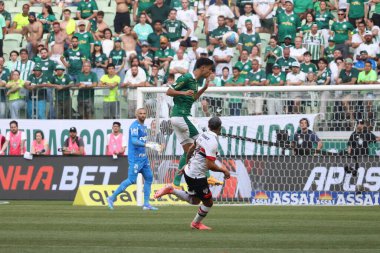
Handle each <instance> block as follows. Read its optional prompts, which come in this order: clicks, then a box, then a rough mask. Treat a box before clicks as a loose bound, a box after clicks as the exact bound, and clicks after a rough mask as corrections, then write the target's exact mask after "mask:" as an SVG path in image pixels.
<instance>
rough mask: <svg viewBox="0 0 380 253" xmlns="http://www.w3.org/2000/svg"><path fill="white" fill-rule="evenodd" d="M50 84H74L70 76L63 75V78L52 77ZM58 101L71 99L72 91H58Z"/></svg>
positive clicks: (56, 93)
mask: <svg viewBox="0 0 380 253" xmlns="http://www.w3.org/2000/svg"><path fill="white" fill-rule="evenodd" d="M49 83H51V84H58V85H70V84H73V83H74V82H73V81H72V80H71V78H70V76H69V75H67V74H63V75H62V76H57V75H53V76H51V77H50V80H49ZM55 97H56V100H58V101H62V100H67V99H69V98H70V89H64V90H56V91H55Z"/></svg>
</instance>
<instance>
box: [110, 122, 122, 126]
mask: <svg viewBox="0 0 380 253" xmlns="http://www.w3.org/2000/svg"><path fill="white" fill-rule="evenodd" d="M113 125H117V126H118V127H120V126H121V124H120V122H119V121H115V122H114V123H112V126H113Z"/></svg>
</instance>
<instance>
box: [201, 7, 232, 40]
mask: <svg viewBox="0 0 380 253" xmlns="http://www.w3.org/2000/svg"><path fill="white" fill-rule="evenodd" d="M219 16H224V17H228V18H234V14H233V13H232V11H231V9H230V8H229V7H228V6H227V5H225V4H223V0H215V4H212V5H210V6H209V7H208V9H207V11H206V19H205V30H204V31H205V34H206V35H208V34H209V33H210V32H211V31H212V30H214V29H216V28H217V27H218V17H219Z"/></svg>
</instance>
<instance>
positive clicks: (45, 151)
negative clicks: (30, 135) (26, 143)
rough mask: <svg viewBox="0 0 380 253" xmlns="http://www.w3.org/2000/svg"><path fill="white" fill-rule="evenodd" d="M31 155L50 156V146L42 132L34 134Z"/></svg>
mask: <svg viewBox="0 0 380 253" xmlns="http://www.w3.org/2000/svg"><path fill="white" fill-rule="evenodd" d="M30 153H31V154H32V155H50V150H49V144H48V142H47V141H45V138H44V133H43V132H42V131H40V130H38V131H37V132H36V133H35V134H34V140H33V142H32V149H31V151H30Z"/></svg>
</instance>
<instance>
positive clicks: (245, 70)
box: [235, 60, 252, 78]
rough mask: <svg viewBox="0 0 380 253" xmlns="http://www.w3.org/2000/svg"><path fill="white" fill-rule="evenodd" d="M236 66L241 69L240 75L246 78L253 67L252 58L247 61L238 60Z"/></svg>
mask: <svg viewBox="0 0 380 253" xmlns="http://www.w3.org/2000/svg"><path fill="white" fill-rule="evenodd" d="M235 67H237V68H239V69H240V76H242V77H244V78H245V77H246V76H247V75H248V73H249V71H251V69H252V62H251V61H250V60H248V61H246V62H245V63H243V62H241V61H238V62H236V64H235Z"/></svg>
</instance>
